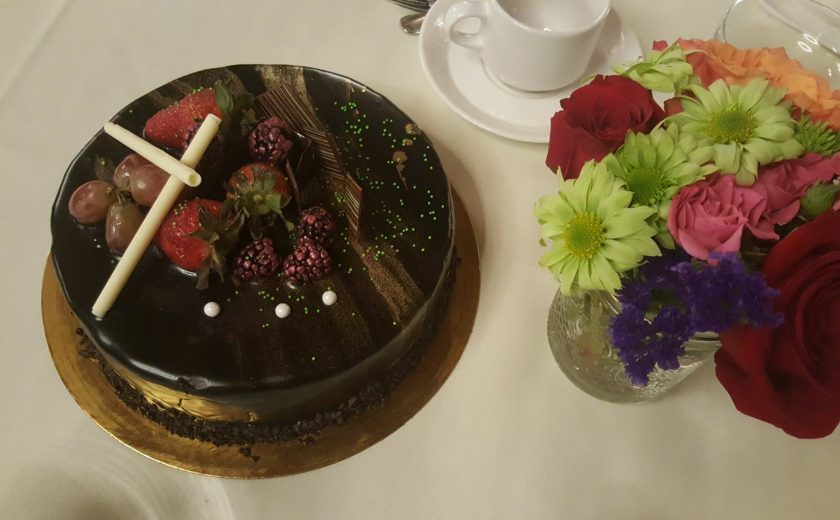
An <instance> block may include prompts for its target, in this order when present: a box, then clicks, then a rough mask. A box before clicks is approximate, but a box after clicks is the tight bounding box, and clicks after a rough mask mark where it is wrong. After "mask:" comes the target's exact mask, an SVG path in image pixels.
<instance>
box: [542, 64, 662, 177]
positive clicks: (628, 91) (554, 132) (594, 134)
mask: <svg viewBox="0 0 840 520" xmlns="http://www.w3.org/2000/svg"><path fill="white" fill-rule="evenodd" d="M560 106H561V107H563V110H561V111H559V112H557V113H556V114H554V117H552V118H551V136H550V137H549V142H548V156H547V157H546V159H545V164H546V166H548V167H549V168H550V169H551V171H553V172H555V173H557V171H558V169H559V171H560V173H561V174H562V175H563V178H564V179H576V178H577V176H578V175H579V174H580V169H581V167H583V164H584V163H585V162H586V161H588V160H590V159H595V160H601V159H603V158H604V156H605V155H607V154H608V153H610V152H614V151H615V150H616V149H618V147H619V146H621V144H622V143H624V135H625V134H626V133H627V131H628V130H633V131H634V132H643V133H648V132H650V131H651V130H653V127H654V126H656V124H657V123H659V122H660V121H662V119H663V118H664V117H665V113H664V112H663V111H662V109H661V108H660V107H659V105H657V104H656V102H655V101H654V100H653V96H652V95H651V93H650V91H649V90H648V89H646V88H644V87H643V86H641V85H639V84H638V83H636V82H635V81H633V80H632V79H628V78H625V77H623V76H595V79H593V80H592V82H591V83H589V84H588V85H584V86H582V87H580V88H579V89H577V90H575V91H574V92H572V95H571V96H570V97H568V98H566V99H564V100H562V101H560Z"/></svg>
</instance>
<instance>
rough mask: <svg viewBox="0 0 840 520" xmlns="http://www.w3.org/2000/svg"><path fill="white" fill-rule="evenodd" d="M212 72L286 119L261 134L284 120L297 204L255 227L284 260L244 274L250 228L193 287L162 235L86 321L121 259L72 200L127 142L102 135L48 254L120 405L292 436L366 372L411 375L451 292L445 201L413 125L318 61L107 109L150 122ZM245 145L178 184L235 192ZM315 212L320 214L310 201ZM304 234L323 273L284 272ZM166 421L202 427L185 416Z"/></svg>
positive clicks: (58, 217) (107, 171) (345, 395)
mask: <svg viewBox="0 0 840 520" xmlns="http://www.w3.org/2000/svg"><path fill="white" fill-rule="evenodd" d="M214 85H224V86H225V88H226V89H228V90H229V91H230V92H232V93H233V94H234V95H236V96H238V97H246V96H248V95H252V96H253V97H254V103H253V105H252V107H251V108H252V110H253V112H251V111H250V110H249V111H248V113H249V115H252V116H254V117H255V120H256V121H259V120H268V119H271V118H276V119H272V120H271V121H276V120H281V121H282V122H283V124H286V125H288V126H277V124H275V123H273V122H272V123H270V124H269V126H270V128H269V129H268V130H265V132H264V133H265V135H268V132H269V131H274V127H275V126H276V127H277V128H280V129H281V130H283V132H287V133H286V134H285V135H286V138H287V139H288V140H290V141H292V142H293V143H294V146H293V147H289V146H287V143H285V142H281V144H282V145H283V146H285V147H286V148H289V150H288V158H286V149H285V148H284V149H283V150H282V151H283V154H282V155H283V157H284V159H283V162H281V163H280V164H279V166H278V167H279V168H280V170H281V171H283V172H284V175H285V177H286V181H288V184H289V187H290V189H289V191H290V192H291V201H286V202H288V203H287V205H286V206H285V208H284V209H283V215H282V218H278V219H277V220H276V221H272V222H273V225H271V226H267V227H266V229H265V230H263V232H262V236H263V237H267V238H270V239H271V240H273V244H274V249H275V250H276V251H275V253H274V254H276V256H277V259H272V262H273V263H274V264H282V266H279V267H278V265H273V266H272V270H271V273H272V274H271V275H270V276H265V277H261V276H254V277H253V278H252V277H250V274H247V275H243V269H242V266H243V265H247V266H250V263H249V262H250V260H249V259H251V258H252V256H248V255H246V252H248V251H250V252H249V253H248V254H250V255H254V254H255V253H254V250H253V249H251V250H248V249H247V248H248V247H253V244H254V237H252V236H250V235H249V233H248V231H249V228H248V225H245V226H243V228H242V230H241V231H240V232H239V235H240V236H239V237H238V239H237V242H236V244H235V246H233V248H232V249H231V252H230V254H229V255H228V256H227V259H226V260H225V262H226V263H227V268H228V269H227V276H226V277H225V279H224V280H222V279H220V278H219V277H211V278H210V283H209V287H207V288H206V289H197V288H196V281H197V280H196V275H195V274H194V273H191V272H187V271H185V270H184V269H181V268H179V267H178V266H176V265H175V264H173V263H172V261H170V258H168V257H167V254H168V253H167V254H164V251H163V250H162V248H161V246H160V242H157V243H156V244H155V245H152V246H151V247H150V248H149V249H148V250H147V251H146V253H145V255H144V256H143V258H142V260H141V262H140V264H139V265H138V267H137V269H136V270H135V271H134V273H133V274H132V276H131V277H130V278H129V280H128V282H127V284H126V285H125V287H124V288H123V290H122V292H121V294H120V296H119V297H118V299H117V300H116V302H115V304H114V306H113V307H112V308H111V309H110V311H109V312H108V313H107V315H106V316H105V317H104V318H102V319H99V318H96V317H95V316H94V315H93V314H92V313H91V306H92V305H93V303H94V301H95V300H96V298H97V296H98V295H99V292H100V291H101V289H102V287H103V286H104V285H105V282H106V280H107V279H108V277H109V275H110V274H111V271H112V270H113V268H114V265H115V264H116V262H117V259H118V255H116V254H114V253H113V252H112V251H111V250H109V248H108V247H107V245H106V243H105V240H104V236H103V225H102V224H94V225H90V224H81V223H79V221H78V219H75V218H73V216H71V214H70V213H69V212H68V204H69V203H70V199H71V196H72V195H73V193H74V191H76V189H77V188H79V186H81V185H83V184H84V183H86V182H88V181H91V180H94V179H103V180H110V179H111V177H112V175H113V172H114V169H115V167H116V166H117V164H119V163H120V161H122V160H123V158H124V157H126V155H127V154H128V153H129V152H130V150H128V149H127V148H125V147H124V146H122V145H121V144H119V143H118V142H116V141H115V140H113V139H112V138H110V137H109V136H107V135H105V134H104V133H102V132H100V133H98V134H97V135H95V136H94V137H93V139H92V140H91V141H90V142H89V143H88V144H87V145H86V146H85V147H84V149H83V150H82V151H81V153H80V154H79V155H78V156H77V157H76V159H75V160H74V161H73V163H72V164H71V165H70V167H69V168H68V170H67V173H66V175H65V177H64V180H63V182H62V185H61V188H60V190H59V193H58V196H57V198H56V201H55V204H54V206H53V211H52V218H51V225H52V232H53V247H52V261H53V263H54V266H55V269H56V273H57V275H58V278H59V282H60V284H61V287H62V289H63V291H64V295H65V297H66V299H67V301H68V303H69V305H70V308H71V309H72V311H73V313H74V314H75V316H76V318H77V319H78V321H79V325H80V327H81V329H82V330H83V331H84V335H85V336H86V337H87V338H89V341H90V345H89V348H88V350H87V351H86V353H87V355H93V354H92V352H95V353H96V356H95V357H98V356H101V358H100V359H101V363H102V366H103V370H106V373H110V377H109V380H111V379H113V381H112V384H114V386H115V387H118V389H120V388H121V390H120V392H121V394H122V395H121V397H122V398H123V399H124V400H133V402H134V404H133V406H134V407H135V408H142V409H146V412H144V413H145V414H146V415H147V416H149V417H150V418H151V419H153V420H158V421H159V422H165V421H164V420H163V419H161V417H164V418H165V417H169V419H167V421H169V422H170V423H172V422H173V421H172V417H177V418H178V422H179V424H182V423H183V421H184V420H185V418H187V419H189V418H194V419H195V420H197V421H200V422H201V423H202V424H211V423H219V424H220V425H224V428H222V430H224V431H227V432H228V433H227V434H226V435H227V437H225V438H223V439H216V441H218V442H222V443H230V442H246V441H247V440H248V437H247V436H244V437H243V436H241V435H240V436H237V435H233V434H230V428H231V427H232V426H231V425H236V424H240V425H247V424H251V425H254V427H257V426H259V427H260V428H263V429H264V430H265V431H267V432H270V431H272V430H271V426H267V425H274V427H275V429H276V431H278V432H279V431H284V432H286V433H288V432H289V431H295V429H294V426H293V425H295V424H301V423H304V424H305V423H306V422H307V421H310V422H311V421H313V420H314V419H313V418H315V417H321V418H322V419H323V418H324V417H332V418H340V417H339V415H340V414H339V415H335V414H336V413H337V412H336V411H337V410H341V409H342V406H343V407H345V408H346V406H347V404H346V403H348V402H350V403H352V402H354V399H355V398H356V396H360V395H364V394H365V392H367V393H369V392H370V389H371V385H372V384H374V386H375V385H376V384H380V382H385V383H382V384H385V386H388V384H391V383H393V380H394V378H395V376H394V374H402V373H404V372H405V366H406V364H407V363H408V364H410V362H407V361H406V360H407V359H409V360H410V359H411V358H412V356H415V357H416V356H417V355H418V354H417V352H420V351H422V343H423V341H425V340H428V338H429V337H430V335H431V334H430V333H431V332H432V331H433V330H434V327H435V324H436V322H437V320H439V318H440V316H441V314H442V310H443V309H444V308H445V306H446V303H447V300H448V288H449V286H450V283H449V282H450V277H451V275H452V272H453V266H454V261H453V254H454V252H453V224H454V223H453V212H452V199H451V194H450V189H449V184H448V181H447V179H446V176H445V174H444V172H443V169H442V167H441V165H440V162H439V160H438V158H437V155H436V154H435V152H434V150H433V149H432V147H431V144H430V143H429V141H428V140H427V139H426V137H425V136H423V135H422V133H421V132H420V131H419V129H418V128H417V127H416V126H415V125H414V124H413V123H412V122H411V121H410V120H409V119H408V118H407V117H406V116H405V115H404V114H403V113H402V112H400V111H399V110H398V109H397V108H396V107H394V106H393V105H392V104H391V103H389V102H388V101H387V100H386V99H384V98H383V97H382V96H380V95H378V94H377V93H375V92H373V91H371V90H370V89H368V88H367V87H365V86H364V85H361V84H359V83H356V82H354V81H352V80H349V79H347V78H345V77H342V76H338V75H335V74H332V73H328V72H325V71H320V70H316V69H309V68H303V67H293V66H275V65H262V66H253V65H238V66H232V67H227V68H223V69H212V70H206V71H201V72H197V73H194V74H190V75H188V76H185V77H182V78H180V79H178V80H175V81H173V82H171V83H169V84H167V85H164V86H162V87H160V88H159V89H156V90H155V91H153V92H151V93H149V94H147V95H145V96H143V97H142V98H140V99H138V100H136V101H134V102H133V103H131V104H129V105H128V106H126V107H125V108H124V109H122V110H121V111H120V112H118V113H117V115H116V116H114V118H113V119H112V121H113V122H114V123H116V124H119V125H121V126H123V127H124V128H127V129H128V130H130V131H132V132H133V133H135V134H137V135H143V131H144V125H145V124H146V122H147V120H148V119H149V118H150V117H151V116H152V115H154V114H155V113H157V112H158V111H160V110H161V109H163V108H165V107H167V106H169V105H171V104H173V103H176V102H178V101H179V100H180V99H182V98H184V96H187V95H189V94H190V93H191V92H196V91H197V90H198V89H202V88H212V87H213V86H214ZM271 125H274V126H271ZM251 140H252V151H253V137H252V139H251ZM247 141H248V139H247V137H245V136H243V139H242V140H241V142H239V141H237V140H236V139H235V138H234V139H230V138H229V137H228V138H226V139H225V140H224V153H223V154H221V155H219V156H218V157H217V158H216V159H214V160H216V162H217V164H214V165H212V167H210V169H209V170H207V171H206V172H202V170H201V167H202V165H201V164H200V165H199V172H200V173H202V176H203V181H202V183H201V185H200V186H199V187H198V188H197V190H195V191H193V192H190V193H189V194H188V196H189V197H202V198H203V199H208V200H216V201H220V202H222V201H225V200H227V199H230V198H231V194H230V192H231V189H230V186H231V185H232V184H231V181H230V180H229V179H230V177H231V174H232V173H233V172H234V171H236V170H237V169H238V168H240V167H242V165H243V164H245V163H248V162H250V160H251V159H250V158H249V157H248V142H247ZM281 141H282V140H281ZM265 148H266V147H265V146H263V147H262V148H260V150H263V151H265ZM268 148H269V150H268V152H270V154H269V155H271V154H273V155H271V157H272V159H274V158H276V157H277V156H278V154H277V153H274V151H273V150H272V149H271V146H269V147H268ZM173 153H174V152H173ZM225 186H227V192H226V191H225ZM313 207H317V208H324V209H325V211H324V212H323V213H320V212H315V211H310V210H309V209H308V208H313ZM144 211H145V210H144ZM318 211H321V210H320V209H319V210H318ZM301 215H309V217H307V219H302V217H301ZM313 215H314V216H313ZM330 217H331V219H332V223H329V222H327V223H326V224H325V222H326V221H325V220H324V219H325V218H326V219H329V218H330ZM285 222H289V223H291V224H296V226H295V228H294V229H291V228H292V226H286V225H285ZM325 229H326V230H327V231H329V232H330V233H331V236H330V237H325V236H324V234H325V233H326V231H324V230H325ZM302 233H309V234H314V236H315V237H316V238H317V239H318V240H321V239H323V243H322V244H321V243H319V244H317V245H312V246H311V248H313V249H316V250H317V251H322V252H323V253H322V254H323V256H324V258H326V259H328V260H327V261H326V264H324V263H320V264H318V268H319V269H320V268H321V267H324V269H323V270H324V271H325V273H326V274H324V273H321V272H320V271H317V270H316V271H317V272H316V275H317V276H316V275H313V276H312V277H302V278H301V277H296V275H295V272H296V271H294V269H292V270H290V268H289V267H288V266H289V265H291V264H294V263H295V260H294V255H295V253H296V252H297V251H298V250H299V248H301V247H302V244H307V243H309V242H307V241H308V240H309V238H307V237H304V236H301V234H302ZM327 238H329V240H327ZM259 240H262V238H259ZM249 244H250V245H249ZM324 251H325V252H324ZM243 255H244V256H243ZM237 256H238V258H239V259H238V260H237ZM242 258H245V260H244V261H243V260H242ZM284 258H285V261H284V260H283V259H284ZM290 258H291V259H290ZM306 258H309V257H306ZM243 262H245V263H244V264H243ZM266 262H268V261H266ZM319 262H320V260H319ZM290 263H291V264H290ZM248 268H249V269H251V270H253V268H252V267H248ZM237 269H238V271H237ZM275 269H276V272H275V271H274V270H275ZM307 269H309V268H307ZM245 270H247V269H245ZM234 271H236V273H237V276H232V273H233V272H234ZM254 272H256V271H254ZM91 349H93V350H91ZM115 381H118V382H115ZM389 382H390V383H389ZM138 396H140V397H141V399H140V400H139V401H138ZM155 409H156V410H158V412H153V411H150V410H155ZM325 414H332V415H325ZM156 416H159V417H157V418H156ZM336 420H338V419H336ZM329 422H330V421H329V420H324V421H322V423H324V424H327V423H329ZM170 429H171V430H178V429H180V430H181V431H175V433H179V434H182V435H188V436H196V435H195V434H189V433H184V432H185V431H193V430H194V429H193V430H190V428H184V427H183V426H180V427H177V428H176V427H172V428H170ZM211 430H212V428H210V429H207V428H205V429H204V431H205V432H206V431H211ZM260 431H263V430H260ZM205 436H206V435H205ZM210 437H211V438H210V439H209V440H214V439H213V438H212V435H210ZM281 437H282V436H281ZM261 438H266V437H265V436H263V437H261ZM268 438H270V435H269V436H268ZM225 439H227V440H225Z"/></svg>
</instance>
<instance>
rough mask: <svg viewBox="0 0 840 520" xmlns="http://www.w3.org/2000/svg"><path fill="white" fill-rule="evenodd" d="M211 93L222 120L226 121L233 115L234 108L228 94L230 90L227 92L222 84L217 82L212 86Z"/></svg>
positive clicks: (230, 96)
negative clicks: (213, 95)
mask: <svg viewBox="0 0 840 520" xmlns="http://www.w3.org/2000/svg"><path fill="white" fill-rule="evenodd" d="M213 93H214V94H215V97H216V106H218V107H219V111H221V112H222V116H223V118H224V119H228V118H229V117H231V115H232V114H233V110H234V108H235V102H234V99H233V96H232V95H231V94H230V90H228V88H227V87H226V86H225V85H224V83H222V82H221V81H217V82H216V84H215V85H214V86H213Z"/></svg>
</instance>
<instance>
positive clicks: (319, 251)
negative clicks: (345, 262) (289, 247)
mask: <svg viewBox="0 0 840 520" xmlns="http://www.w3.org/2000/svg"><path fill="white" fill-rule="evenodd" d="M330 271H332V258H330V254H329V253H328V252H327V250H326V249H324V248H323V246H321V245H320V244H319V243H317V242H315V241H314V240H312V239H309V238H306V237H302V238H301V239H300V240H299V241H298V244H297V247H296V248H295V250H294V251H292V254H290V255H289V256H287V257H286V259H285V260H283V274H285V275H286V279H287V280H289V281H290V282H292V283H293V284H296V285H305V284H308V283H310V282H314V281H315V280H319V279H321V278H323V277H324V276H326V275H327V274H329V272H330Z"/></svg>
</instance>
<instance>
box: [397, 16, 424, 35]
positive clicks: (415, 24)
mask: <svg viewBox="0 0 840 520" xmlns="http://www.w3.org/2000/svg"><path fill="white" fill-rule="evenodd" d="M425 18H426V13H412V14H407V15H405V16H403V17H402V18H400V27H402V30H403V32H405V33H406V34H420V27H421V26H422V25H423V19H425Z"/></svg>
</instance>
